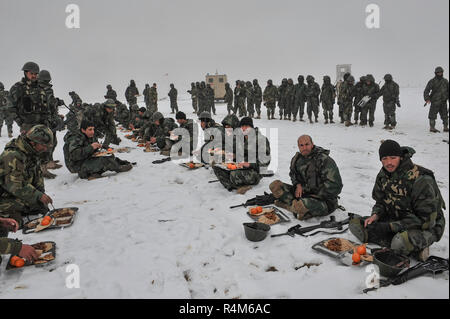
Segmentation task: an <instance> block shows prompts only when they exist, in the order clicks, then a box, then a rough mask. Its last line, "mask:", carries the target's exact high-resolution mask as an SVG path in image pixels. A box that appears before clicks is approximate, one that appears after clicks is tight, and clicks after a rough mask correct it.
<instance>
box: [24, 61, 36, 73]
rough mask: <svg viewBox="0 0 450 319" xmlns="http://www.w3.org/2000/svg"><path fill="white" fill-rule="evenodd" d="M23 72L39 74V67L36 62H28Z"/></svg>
mask: <svg viewBox="0 0 450 319" xmlns="http://www.w3.org/2000/svg"><path fill="white" fill-rule="evenodd" d="M22 71H25V72H32V73H35V74H39V65H37V63H34V62H27V63H25V64H24V65H23V67H22Z"/></svg>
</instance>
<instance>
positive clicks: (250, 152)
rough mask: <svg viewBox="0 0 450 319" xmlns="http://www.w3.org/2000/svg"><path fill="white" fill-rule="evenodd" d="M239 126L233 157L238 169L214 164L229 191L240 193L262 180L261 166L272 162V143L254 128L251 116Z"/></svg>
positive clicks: (221, 180)
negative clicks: (227, 168) (224, 167)
mask: <svg viewBox="0 0 450 319" xmlns="http://www.w3.org/2000/svg"><path fill="white" fill-rule="evenodd" d="M239 126H240V128H241V129H240V130H238V131H237V134H238V135H236V139H235V143H236V145H235V148H234V149H235V154H234V158H233V161H234V162H235V163H236V166H237V169H236V170H225V169H223V168H221V167H219V166H213V170H214V173H215V174H216V176H217V178H218V179H219V181H220V183H221V184H222V185H223V186H224V187H225V188H226V189H227V190H228V191H232V190H233V189H236V190H237V193H238V194H244V193H245V192H247V191H248V190H249V189H250V188H251V187H252V185H257V184H258V183H259V181H260V180H261V178H262V176H261V175H260V168H263V167H267V166H268V165H269V164H270V144H269V140H268V139H267V138H266V137H265V136H264V135H262V134H261V132H260V131H259V129H258V128H254V126H253V120H252V119H251V118H250V117H243V118H242V119H241V121H240V123H239Z"/></svg>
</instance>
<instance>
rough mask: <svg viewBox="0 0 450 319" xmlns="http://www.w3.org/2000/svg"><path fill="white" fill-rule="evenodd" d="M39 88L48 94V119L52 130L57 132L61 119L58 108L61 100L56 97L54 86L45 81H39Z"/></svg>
mask: <svg viewBox="0 0 450 319" xmlns="http://www.w3.org/2000/svg"><path fill="white" fill-rule="evenodd" d="M38 83H39V86H40V87H41V88H42V89H44V91H45V92H46V94H47V101H48V105H49V110H50V114H49V117H48V122H49V127H50V129H52V130H56V128H57V127H58V124H59V121H60V120H61V118H60V117H59V115H58V106H59V103H60V100H59V99H58V98H56V97H55V95H54V92H53V85H52V84H50V83H48V82H45V81H38Z"/></svg>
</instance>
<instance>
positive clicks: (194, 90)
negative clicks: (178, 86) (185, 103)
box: [187, 82, 198, 113]
mask: <svg viewBox="0 0 450 319" xmlns="http://www.w3.org/2000/svg"><path fill="white" fill-rule="evenodd" d="M187 92H188V93H189V94H190V95H191V99H192V108H193V109H194V113H197V108H198V99H197V88H196V87H195V83H194V82H192V83H191V89H190V90H188V91H187Z"/></svg>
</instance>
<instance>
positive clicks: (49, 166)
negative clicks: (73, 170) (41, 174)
mask: <svg viewBox="0 0 450 319" xmlns="http://www.w3.org/2000/svg"><path fill="white" fill-rule="evenodd" d="M46 167H47V169H58V168H61V167H62V165H61V164H57V163H56V162H55V161H50V162H48V163H47V165H46Z"/></svg>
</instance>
